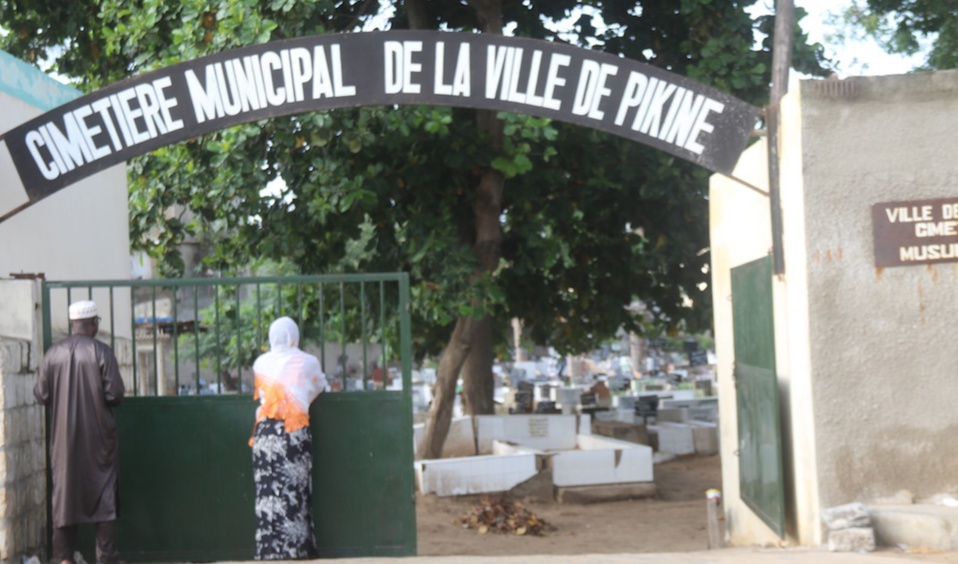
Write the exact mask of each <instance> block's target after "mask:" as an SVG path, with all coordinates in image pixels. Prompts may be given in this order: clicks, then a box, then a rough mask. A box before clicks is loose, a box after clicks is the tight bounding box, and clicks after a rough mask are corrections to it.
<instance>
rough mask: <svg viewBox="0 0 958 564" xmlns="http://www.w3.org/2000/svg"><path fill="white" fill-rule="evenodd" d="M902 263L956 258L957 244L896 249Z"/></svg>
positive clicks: (912, 246) (957, 254)
mask: <svg viewBox="0 0 958 564" xmlns="http://www.w3.org/2000/svg"><path fill="white" fill-rule="evenodd" d="M898 253H899V258H900V259H901V261H902V262H914V261H925V260H941V259H954V258H958V243H942V244H939V245H911V246H908V247H901V248H900V249H898Z"/></svg>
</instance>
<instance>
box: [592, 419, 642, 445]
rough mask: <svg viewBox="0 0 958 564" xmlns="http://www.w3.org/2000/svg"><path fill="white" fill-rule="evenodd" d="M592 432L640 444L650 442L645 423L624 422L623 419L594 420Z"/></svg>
mask: <svg viewBox="0 0 958 564" xmlns="http://www.w3.org/2000/svg"><path fill="white" fill-rule="evenodd" d="M592 433H593V434H596V435H601V436H603V437H611V438H613V439H618V440H620V441H629V442H631V443H636V444H640V445H647V444H649V433H648V431H646V429H645V425H637V424H634V423H623V422H621V421H593V422H592Z"/></svg>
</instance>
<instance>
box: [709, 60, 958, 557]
mask: <svg viewBox="0 0 958 564" xmlns="http://www.w3.org/2000/svg"><path fill="white" fill-rule="evenodd" d="M956 130H958V72H955V71H948V72H937V73H920V74H914V75H903V76H889V77H871V78H853V79H847V80H844V81H802V82H801V83H796V84H795V85H794V86H793V87H792V88H791V93H790V94H789V95H788V96H786V98H785V99H784V101H783V119H782V132H781V133H782V145H781V147H780V155H781V158H782V163H781V185H782V212H783V225H784V248H785V268H786V272H785V276H783V277H776V279H775V280H774V281H773V301H774V312H775V332H776V334H775V343H776V368H777V372H778V380H779V390H780V396H781V404H782V424H783V425H782V427H783V455H784V460H783V463H784V468H785V490H786V507H787V510H786V521H787V542H788V543H790V544H802V545H811V546H817V545H821V544H822V541H823V535H822V526H821V523H820V517H819V515H820V512H821V510H822V509H823V508H827V507H831V506H835V505H840V504H844V503H849V502H853V501H859V502H865V503H868V502H870V501H873V500H875V499H877V498H882V497H889V496H891V495H892V494H894V493H895V492H897V491H898V490H901V489H907V490H909V491H911V492H913V493H915V494H916V496H917V497H918V498H921V497H926V496H931V495H933V494H935V493H940V492H948V491H954V488H955V487H956V486H958V482H956V480H955V479H954V472H953V469H954V468H955V467H956V466H958V433H955V429H958V410H955V409H954V406H955V405H956V404H958V386H955V385H954V382H953V379H954V376H955V374H956V373H958V355H956V354H955V353H954V350H955V347H954V343H953V340H954V339H953V334H954V331H953V330H952V328H951V325H952V320H953V319H954V318H955V317H956V316H958V300H956V299H955V283H956V282H958V264H956V263H951V264H940V265H936V266H911V267H895V268H885V269H880V268H876V267H875V260H874V238H873V232H872V221H871V207H872V205H874V204H877V203H882V202H893V201H903V200H920V199H934V198H946V197H955V194H956V186H958V168H956V167H955V157H954V155H955V154H956V153H958V138H956V136H955V135H954V132H955V131H956ZM765 151H766V149H765V147H764V145H763V144H762V143H758V144H756V145H755V146H753V147H751V148H750V149H749V150H748V151H746V153H745V155H743V158H742V159H741V161H740V163H739V166H738V168H737V169H736V171H735V173H734V175H735V176H737V177H741V178H745V179H747V180H748V181H749V183H751V184H754V185H757V186H759V187H763V188H764V187H765V186H766V185H767V181H766V179H765V175H766V174H767V172H766V171H767V168H766V166H765ZM710 214H711V216H710V221H711V238H712V245H711V248H712V277H713V278H712V290H713V302H714V309H715V313H714V315H715V318H714V319H715V330H716V352H717V356H718V365H717V371H718V385H719V395H720V397H721V409H720V422H721V424H720V428H721V431H720V432H721V451H722V472H723V488H724V490H725V495H724V500H725V507H726V513H727V517H728V530H729V540H730V542H731V543H733V544H737V545H745V544H755V543H758V544H765V543H777V542H778V540H779V539H778V538H777V536H776V535H775V534H774V533H773V532H772V531H771V530H770V529H769V528H768V527H766V526H765V525H764V523H762V522H761V521H760V520H759V519H758V518H757V517H756V516H755V515H754V513H753V512H752V511H751V510H750V509H749V508H748V507H746V506H745V504H744V503H743V502H742V501H741V500H740V499H739V495H740V490H739V486H738V482H739V473H738V459H737V458H736V450H737V449H738V428H737V421H736V408H737V406H736V404H735V388H734V382H733V380H732V363H733V361H734V354H733V350H734V349H733V341H732V307H731V302H730V301H729V299H728V298H729V296H730V294H731V285H730V269H731V268H733V267H735V266H739V265H741V264H744V263H746V262H749V261H751V260H754V259H756V258H759V257H761V256H764V255H765V254H767V253H768V250H769V247H770V242H771V236H770V225H769V224H770V221H769V208H768V200H767V198H765V197H764V196H762V195H760V194H758V193H756V192H754V191H753V190H750V189H748V188H746V187H744V186H743V185H741V184H738V183H736V182H735V181H733V180H731V179H729V178H727V177H724V176H721V175H715V176H713V178H712V182H711V191H710Z"/></svg>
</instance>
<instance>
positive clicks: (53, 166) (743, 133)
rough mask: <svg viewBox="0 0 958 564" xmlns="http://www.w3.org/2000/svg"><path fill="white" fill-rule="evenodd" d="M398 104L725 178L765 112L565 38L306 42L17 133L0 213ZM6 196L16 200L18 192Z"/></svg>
mask: <svg viewBox="0 0 958 564" xmlns="http://www.w3.org/2000/svg"><path fill="white" fill-rule="evenodd" d="M391 104H424V105H442V106H461V107H468V108H481V109H490V110H505V111H511V112H516V113H523V114H530V115H535V116H539V117H546V118H552V119H555V120H560V121H565V122H569V123H573V124H577V125H582V126H585V127H591V128H594V129H599V130H602V131H607V132H609V133H614V134H616V135H620V136H622V137H625V138H628V139H632V140H635V141H638V142H640V143H644V144H646V145H651V146H653V147H657V148H659V149H661V150H663V151H666V152H668V153H671V154H673V155H675V156H677V157H680V158H683V159H686V160H689V161H692V162H694V163H697V164H699V165H701V166H703V167H705V168H707V169H709V170H712V171H716V172H723V173H730V172H731V171H732V169H733V167H734V166H735V163H736V161H737V160H738V157H739V155H740V154H741V152H742V151H743V150H744V148H745V144H746V142H747V141H748V137H749V135H750V133H751V131H752V130H753V128H754V126H755V124H756V121H757V118H758V110H757V109H756V108H755V107H753V106H751V105H749V104H746V103H744V102H742V101H741V100H738V99H736V98H734V97H732V96H729V95H727V94H725V93H723V92H720V91H718V90H715V89H713V88H710V87H707V86H705V85H702V84H699V83H697V82H695V81H692V80H689V79H687V78H684V77H682V76H678V75H675V74H672V73H669V72H666V71H663V70H661V69H658V68H655V67H652V66H650V65H646V64H643V63H639V62H636V61H632V60H629V59H624V58H619V57H615V56H613V55H609V54H606V53H600V52H595V51H590V50H588V49H580V48H577V47H572V46H569V45H563V44H559V43H551V42H547V41H539V40H532V39H522V38H515V37H503V36H497V35H486V34H470V33H450V32H431V31H390V32H372V33H349V34H341V35H323V36H315V37H303V38H297V39H290V40H285V41H276V42H272V43H266V44H262V45H254V46H251V47H243V48H240V49H235V50H232V51H225V52H222V53H217V54H215V55H210V56H207V57H203V58H200V59H195V60H192V61H188V62H184V63H179V64H176V65H173V66H170V67H167V68H164V69H160V70H157V71H154V72H150V73H146V74H143V75H140V76H137V77H135V78H131V79H129V80H125V81H122V82H118V83H115V84H112V85H110V86H108V87H106V88H103V89H100V90H97V91H96V92H93V93H91V94H88V95H86V96H83V97H80V98H77V99H76V100H73V101H71V102H69V103H67V104H64V105H63V106H60V107H58V108H56V109H54V110H51V111H49V112H47V113H45V114H43V115H41V116H39V117H37V118H35V119H33V120H30V121H29V122H27V123H25V124H23V125H21V126H19V127H17V128H15V129H12V130H10V131H8V132H7V133H5V134H4V135H2V136H0V162H2V161H3V160H5V159H6V158H11V159H12V161H13V163H14V166H15V167H16V170H17V173H18V176H19V178H18V179H13V182H12V183H13V184H14V186H11V187H10V189H12V190H15V191H18V192H20V199H21V200H20V201H22V202H23V203H22V205H19V206H17V207H16V208H15V209H13V210H0V221H2V220H3V219H6V218H8V217H10V216H12V215H13V214H15V213H16V212H17V211H19V210H21V209H23V208H25V207H28V206H30V205H32V204H34V203H36V202H38V201H40V200H42V199H43V198H45V197H47V196H49V195H50V194H53V193H54V192H56V191H58V190H60V189H62V188H64V187H65V186H68V185H70V184H72V183H74V182H76V181H78V180H80V179H82V178H85V177H87V176H89V175H91V174H94V173H96V172H98V171H100V170H103V169H104V168H107V167H109V166H112V165H115V164H118V163H121V162H123V161H125V160H127V159H129V158H131V157H134V156H137V155H141V154H144V153H147V152H149V151H152V150H154V149H156V148H158V147H162V146H165V145H170V144H173V143H176V142H179V141H183V140H185V139H189V138H191V137H196V136H199V135H203V134H206V133H210V132H213V131H216V130H219V129H223V128H226V127H229V126H233V125H237V124H241V123H246V122H251V121H256V120H260V119H264V118H270V117H276V116H283V115H290V114H298V113H303V112H307V111H311V110H321V109H332V108H344V107H355V106H370V105H391ZM4 153H8V154H4ZM18 183H19V186H16V184H18ZM4 184H5V185H9V184H10V181H9V180H8V181H5V182H4ZM5 189H6V188H5ZM18 189H19V190H18ZM0 196H2V195H0ZM15 198H16V196H14V199H15ZM0 200H4V201H7V202H10V201H11V198H10V194H8V195H6V197H0Z"/></svg>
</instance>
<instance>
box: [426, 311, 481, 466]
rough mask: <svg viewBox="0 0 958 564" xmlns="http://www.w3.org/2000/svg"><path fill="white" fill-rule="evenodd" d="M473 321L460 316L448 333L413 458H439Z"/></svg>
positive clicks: (450, 418) (447, 430) (473, 325)
mask: <svg viewBox="0 0 958 564" xmlns="http://www.w3.org/2000/svg"><path fill="white" fill-rule="evenodd" d="M475 325H476V320H474V319H471V318H468V317H460V318H459V320H458V321H457V322H456V327H455V329H453V330H452V337H450V339H449V344H447V345H446V348H445V350H443V351H442V358H440V360H439V369H438V370H437V371H436V383H435V385H434V386H433V388H432V405H431V406H430V407H429V417H428V418H427V419H426V425H425V429H424V433H423V438H422V442H420V443H419V451H418V452H417V453H416V458H418V459H427V460H432V459H436V458H442V446H443V445H444V444H445V443H446V437H447V436H448V435H449V423H450V421H451V420H452V406H453V404H454V403H455V399H456V382H457V381H458V380H459V372H460V371H461V370H462V365H463V363H464V362H465V361H466V357H467V356H469V348H470V346H471V342H472V338H473V333H474V330H475Z"/></svg>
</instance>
